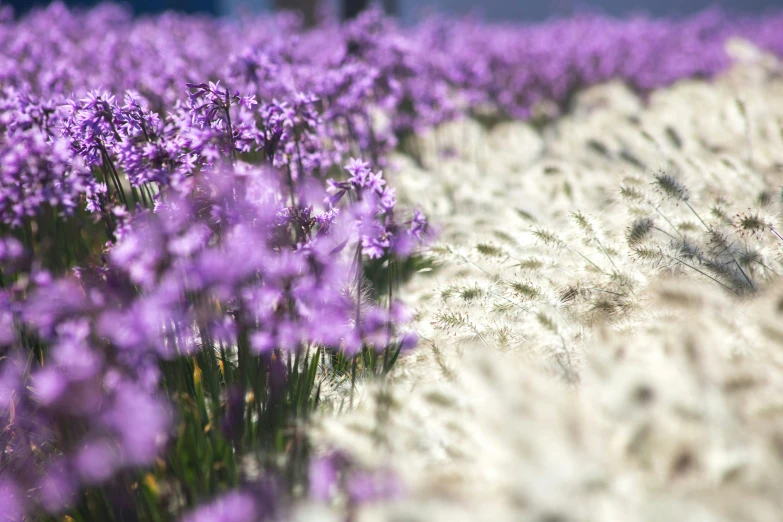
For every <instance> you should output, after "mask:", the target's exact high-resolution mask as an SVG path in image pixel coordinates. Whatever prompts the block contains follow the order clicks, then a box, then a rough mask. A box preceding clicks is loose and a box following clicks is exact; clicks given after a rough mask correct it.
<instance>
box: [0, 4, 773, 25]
mask: <svg viewBox="0 0 783 522" xmlns="http://www.w3.org/2000/svg"><path fill="white" fill-rule="evenodd" d="M0 3H3V4H10V5H12V6H13V7H14V9H15V11H16V12H17V13H22V12H24V11H26V10H28V9H30V8H31V7H33V6H35V5H45V4H47V3H49V0H0ZM65 3H66V4H68V5H71V6H74V5H82V6H85V5H87V6H89V5H92V4H95V3H97V0H65ZM120 3H126V4H130V5H131V6H132V7H133V9H134V11H135V12H136V13H139V14H141V13H157V12H161V11H166V10H176V11H183V12H189V13H194V12H203V13H209V14H213V15H226V16H242V15H243V14H246V13H258V12H268V11H271V10H275V9H294V10H297V11H300V12H302V13H303V14H304V17H305V19H306V20H307V21H308V22H312V21H314V20H315V18H316V13H318V12H319V9H321V8H327V9H330V10H331V12H333V13H339V14H340V15H341V16H342V17H344V18H350V17H352V16H355V14H356V13H358V12H360V11H361V10H362V9H364V8H366V7H367V6H368V5H372V4H375V3H377V4H379V5H382V6H383V7H384V8H385V10H386V11H387V12H388V13H390V14H394V15H396V16H398V17H399V18H400V19H401V20H402V21H403V23H412V22H414V21H415V20H417V19H418V18H420V17H421V16H422V15H424V14H428V13H432V12H440V13H451V14H456V15H464V14H468V13H472V14H475V15H478V16H480V17H482V18H484V19H487V20H492V21H502V20H516V21H541V20H545V19H547V18H551V17H556V16H567V15H570V14H573V13H575V12H584V11H588V12H599V13H604V14H610V15H614V16H624V15H629V14H636V13H645V14H648V15H653V16H677V15H687V14H691V13H695V12H698V11H700V10H703V9H706V8H708V7H712V6H719V7H722V8H724V9H727V10H729V11H731V12H742V13H759V12H764V11H765V10H768V9H774V8H776V7H783V0H544V1H541V0H375V1H373V0H125V1H124V2H122V1H121V0H120Z"/></svg>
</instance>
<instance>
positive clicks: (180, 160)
mask: <svg viewBox="0 0 783 522" xmlns="http://www.w3.org/2000/svg"><path fill="white" fill-rule="evenodd" d="M85 28H86V29H85ZM781 35H783V17H781V16H780V15H776V16H767V17H765V18H748V19H729V18H727V17H726V16H724V15H722V14H720V13H717V12H708V13H704V14H702V15H700V16H697V17H694V18H690V19H686V20H683V21H655V20H647V19H642V18H637V19H631V20H625V21H619V20H613V19H609V18H604V17H580V18H576V19H571V20H563V21H556V22H551V23H547V24H545V25H539V26H532V27H523V26H509V25H502V26H497V25H487V24H481V23H476V22H474V21H466V20H462V21H455V20H443V19H433V20H429V21H427V22H425V23H422V24H420V25H418V26H416V27H413V28H410V29H403V28H400V27H398V26H397V25H396V24H395V23H394V22H393V21H392V20H389V19H387V18H384V17H383V16H382V15H380V14H379V13H378V12H377V11H371V12H368V13H366V14H365V15H363V16H361V17H360V18H359V19H357V20H356V21H354V22H351V23H350V24H348V25H345V26H338V25H335V24H329V23H326V24H324V25H322V26H320V27H318V28H316V29H314V30H310V31H303V30H301V29H300V28H299V27H298V26H297V25H296V23H295V22H292V21H291V19H289V18H286V17H278V18H262V19H259V20H252V21H250V22H247V23H239V22H229V21H221V20H214V19H209V18H202V17H187V16H180V15H175V14H166V15H163V16H159V17H152V18H145V19H134V18H133V17H132V16H130V15H129V13H128V12H126V11H125V10H123V9H121V8H119V7H116V6H110V5H109V6H107V5H104V6H99V7H97V8H94V9H91V10H87V11H82V12H76V11H74V12H71V11H69V10H68V9H66V8H65V7H64V6H63V5H61V4H58V3H55V4H52V5H51V6H49V7H48V8H46V9H43V10H36V11H33V12H32V13H31V14H29V15H26V16H25V17H23V18H21V19H19V20H14V19H13V18H10V17H7V16H2V17H0V47H1V48H2V49H3V50H4V52H3V53H2V55H0V233H1V234H2V235H0V445H1V448H0V450H1V451H0V508H2V509H1V510H0V511H2V513H3V515H5V514H6V513H8V517H10V519H11V520H16V519H19V518H21V517H22V516H26V515H27V514H32V516H34V515H36V514H39V513H47V514H52V515H59V514H61V513H64V512H67V511H68V510H69V509H75V508H76V507H77V506H80V507H79V509H80V510H81V511H82V513H81V514H80V517H81V519H84V520H87V519H90V517H92V518H91V519H92V520H108V519H112V518H121V517H113V516H112V511H111V510H112V509H113V508H112V505H113V500H114V498H113V497H112V498H109V497H111V496H112V495H114V494H115V493H117V492H118V491H124V495H125V496H124V497H122V498H123V499H124V500H122V501H121V502H120V501H118V502H117V505H123V502H125V503H127V502H128V498H130V499H131V501H130V502H131V503H133V502H135V501H136V500H138V499H139V498H142V497H143V498H145V499H146V500H145V502H146V503H145V504H144V508H143V509H145V510H148V512H150V513H152V512H157V513H159V514H160V513H164V512H165V515H161V516H157V517H154V516H151V517H150V519H161V520H163V519H171V516H172V515H174V516H178V515H180V514H181V513H183V512H187V513H189V514H188V515H186V520H192V521H199V520H232V521H241V520H248V521H250V520H258V519H261V518H263V517H265V516H267V514H268V513H272V512H274V506H273V505H272V504H274V502H273V501H271V500H269V499H270V498H272V497H273V496H274V495H273V494H272V493H270V491H272V490H273V489H274V488H271V489H270V487H267V485H265V484H262V483H259V482H258V481H253V480H245V477H244V475H243V472H242V470H241V469H240V466H238V465H237V462H238V461H239V460H241V458H242V457H244V456H247V455H253V456H255V457H258V455H259V454H264V455H266V456H267V457H269V454H273V455H276V454H275V453H274V452H279V453H280V454H282V455H283V457H285V458H284V459H283V460H286V461H287V462H289V463H291V464H290V466H291V467H290V469H289V470H287V471H288V473H287V476H290V477H296V476H297V473H299V475H302V474H305V473H304V472H302V471H301V470H302V469H308V467H307V466H306V465H304V466H303V465H302V463H301V462H296V458H300V457H297V456H299V455H306V452H305V451H300V450H302V447H301V445H300V444H301V436H300V434H299V433H298V432H297V428H295V427H292V426H294V425H298V423H299V421H301V420H302V419H305V418H306V417H307V414H308V412H309V411H310V410H312V409H313V408H315V407H317V405H318V398H319V382H320V380H323V379H327V378H334V379H343V378H344V379H351V380H353V379H355V378H357V375H360V374H362V375H376V374H383V373H385V372H387V371H388V370H389V368H390V367H391V365H392V364H394V361H395V360H396V359H397V357H398V355H399V354H400V353H401V352H404V351H406V350H408V349H410V348H412V347H413V346H414V345H415V344H416V335H415V334H414V333H412V332H407V331H406V328H405V325H406V324H407V323H408V322H409V321H410V314H409V313H408V312H407V311H406V309H405V308H404V306H402V305H401V304H400V303H399V302H397V301H395V299H393V291H392V289H393V287H394V284H395V279H394V277H393V274H394V273H397V272H396V267H399V266H402V265H403V264H405V263H407V262H409V261H411V258H412V257H413V256H414V255H415V253H416V249H417V246H418V245H419V244H420V243H421V242H422V241H425V240H426V238H427V235H428V224H427V220H426V218H425V217H424V216H423V215H422V214H421V213H419V212H417V211H413V212H411V213H410V214H408V213H406V211H400V209H398V208H397V204H396V198H395V191H394V188H393V187H391V186H390V184H389V180H388V179H386V178H385V177H384V176H383V173H382V172H383V171H382V169H384V168H386V167H387V164H388V161H387V158H388V152H390V151H391V150H392V149H393V148H394V147H395V146H397V144H398V142H399V140H400V139H404V138H407V137H409V136H411V135H415V134H416V133H418V132H420V131H422V130H423V129H426V128H429V127H432V126H434V125H437V124H439V123H441V122H444V121H446V120H449V119H452V118H456V117H458V116H460V115H466V114H471V113H482V114H483V113H485V112H486V111H487V110H489V111H490V112H494V113H495V114H496V115H497V116H499V117H509V116H510V117H528V116H530V115H531V114H532V113H533V112H534V111H535V109H536V108H537V107H538V106H539V105H540V104H542V103H554V104H555V105H557V106H558V107H560V108H565V107H566V106H567V104H568V101H569V99H570V97H571V96H572V94H573V93H574V92H575V91H576V90H577V89H579V88H581V87H583V86H585V85H591V84H595V83H598V82H602V81H606V80H609V79H612V78H620V79H623V80H625V81H627V82H628V83H629V84H630V85H632V86H633V87H635V88H637V89H639V90H640V91H647V90H649V89H652V88H654V87H657V86H659V85H665V84H669V83H671V82H674V81H676V80H678V79H680V78H685V77H697V76H701V77H709V76H711V75H714V74H715V73H717V72H718V71H720V70H722V69H723V68H725V67H726V66H727V65H728V60H727V58H726V55H725V53H724V52H723V48H722V47H723V45H724V42H725V40H726V39H727V38H728V37H730V36H743V37H745V38H748V39H749V40H751V41H752V42H755V43H756V44H757V45H759V46H761V47H762V48H763V49H766V50H769V51H772V52H775V53H778V54H783V37H782V36H781ZM218 80H221V81H218ZM373 281H375V282H379V281H383V284H376V287H371V285H372V284H373V283H372V282H373ZM386 285H388V288H383V287H382V286H386ZM292 448H293V449H292ZM264 452H267V453H264ZM341 459H342V460H341ZM260 460H264V459H260ZM270 460H275V459H272V458H266V461H270ZM297 466H298V467H297ZM139 468H142V469H144V470H145V472H149V473H150V474H152V475H154V474H158V475H159V476H160V478H161V480H162V481H164V482H166V484H167V486H168V489H169V490H170V491H175V492H176V495H175V494H173V493H172V497H176V498H175V500H172V501H171V503H166V502H164V501H163V500H160V499H158V498H153V499H152V500H150V498H152V497H155V495H157V494H158V493H156V491H157V490H156V488H155V487H151V486H149V487H148V486H146V485H144V484H145V482H144V481H141V485H139V482H140V481H139V480H138V477H137V476H136V474H137V473H138V469H139ZM297 469H299V471H298V472H297ZM150 470H153V471H150ZM309 470H310V477H309V482H310V486H311V494H312V495H313V496H314V497H316V498H321V499H322V500H329V499H330V498H332V497H333V495H334V491H335V490H336V489H337V490H340V491H341V494H342V495H344V496H345V498H347V499H348V502H349V504H351V505H353V504H357V503H360V502H364V501H368V500H371V499H374V498H382V497H388V496H393V495H394V494H396V493H397V491H398V488H397V486H396V484H395V483H394V482H393V481H390V480H388V477H387V476H386V475H384V474H374V473H372V472H369V471H362V470H356V469H353V467H352V466H351V465H349V463H346V461H345V460H344V458H343V457H328V458H326V459H325V460H317V461H314V462H313V464H312V466H311V467H309ZM152 475H151V476H152ZM156 476H157V475H156ZM152 478H153V479H154V478H155V477H154V476H153V477H152ZM240 479H241V480H240ZM291 480H295V479H294V478H292V479H291ZM299 480H300V481H304V482H306V480H305V479H302V478H301V477H300V479H299ZM172 483H175V484H176V486H172V485H171V484H172ZM297 484H298V483H297ZM297 484H293V485H297ZM237 485H239V488H238V489H235V490H233V491H230V492H228V493H223V494H222V495H221V496H219V497H218V498H217V499H216V500H214V501H213V502H211V503H209V502H206V503H205V502H203V499H205V498H211V497H212V496H214V495H215V494H216V493H218V492H222V491H224V490H225V489H226V488H228V487H232V486H237ZM293 485H292V486H293ZM276 487H277V486H276ZM123 488H124V489H123ZM145 488H146V489H145ZM140 491H143V492H146V494H148V497H144V495H143V494H142V493H139V492H140ZM161 495H162V494H161ZM133 499H136V500H133ZM183 499H184V500H183ZM268 500H269V501H268ZM171 505H174V506H175V507H170V506H171ZM194 506H200V507H195V508H194V509H191V508H193V507H194ZM118 509H119V508H118ZM85 510H86V511H85ZM93 510H95V511H93ZM156 510H158V511H156ZM85 512H88V513H89V516H87V517H86V518H85V515H84V513H85Z"/></svg>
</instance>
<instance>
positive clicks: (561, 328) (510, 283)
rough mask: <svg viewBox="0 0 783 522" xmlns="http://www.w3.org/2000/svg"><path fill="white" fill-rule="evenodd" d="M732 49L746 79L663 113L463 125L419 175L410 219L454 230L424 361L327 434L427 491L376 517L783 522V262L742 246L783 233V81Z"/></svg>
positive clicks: (413, 361) (681, 100) (603, 111)
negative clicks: (421, 216)
mask: <svg viewBox="0 0 783 522" xmlns="http://www.w3.org/2000/svg"><path fill="white" fill-rule="evenodd" d="M731 50H732V52H733V53H734V54H735V55H736V56H737V57H738V58H739V59H740V61H741V62H742V63H741V64H740V65H738V66H737V67H736V68H735V69H734V70H732V71H731V72H730V73H728V74H727V75H725V76H724V77H722V78H720V79H718V80H716V81H713V82H711V83H704V82H699V81H688V82H681V83H679V84H677V85H675V86H673V87H672V88H670V89H666V90H662V91H659V92H656V93H653V95H652V96H651V98H650V99H649V100H648V102H647V103H646V104H643V103H642V101H641V100H639V99H638V98H637V97H636V96H635V95H633V94H632V93H630V92H629V91H628V90H627V89H625V88H624V87H622V86H620V85H607V86H602V87H599V88H595V89H592V90H590V91H587V92H585V93H583V94H582V95H581V96H579V98H578V99H577V101H576V103H575V107H574V110H573V111H572V112H571V113H570V114H569V115H568V116H566V117H564V118H562V119H560V120H559V121H558V122H556V123H555V124H553V125H551V126H549V127H547V128H546V129H545V130H544V131H543V132H542V133H539V132H537V131H536V130H534V129H533V128H532V127H530V126H529V125H527V124H524V123H512V124H501V125H499V126H497V127H495V128H493V129H491V130H489V131H487V130H485V129H484V128H482V127H481V126H480V125H478V124H477V123H475V122H472V121H463V122H459V123H455V124H453V125H450V126H448V127H446V128H441V129H438V130H437V131H436V132H434V133H432V134H431V135H430V136H427V137H425V138H423V139H422V140H421V143H420V149H421V165H420V166H418V167H417V166H416V164H415V163H414V162H413V161H412V160H410V159H409V158H407V157H405V156H400V157H398V158H396V161H397V163H398V164H399V165H400V169H399V172H398V173H397V174H396V179H395V185H396V186H398V187H400V188H399V189H398V190H399V192H400V195H401V198H402V199H403V200H404V199H405V198H407V199H408V201H414V202H416V203H418V204H420V206H423V209H424V210H425V211H426V212H427V213H428V214H429V215H430V216H431V218H432V219H433V220H434V221H435V222H436V223H439V224H440V225H441V232H440V237H439V240H438V242H437V243H436V244H435V245H433V247H432V249H431V251H430V252H429V254H428V255H430V256H431V257H432V258H433V261H434V262H435V263H436V264H437V266H438V268H437V269H436V270H435V271H433V272H432V273H425V274H421V275H419V276H417V277H415V278H414V279H413V280H412V281H410V283H409V284H408V285H407V288H406V289H405V292H404V295H406V296H408V297H409V304H411V305H412V306H413V307H414V308H415V309H416V310H417V328H418V329H419V331H420V332H421V333H422V335H423V340H422V343H421V346H420V348H419V349H418V351H417V352H416V353H414V354H412V355H411V356H409V357H407V358H405V359H404V360H403V361H401V363H400V365H399V368H398V370H396V372H395V374H394V375H393V376H392V378H391V379H389V380H388V381H387V382H385V383H374V384H366V385H364V386H362V387H361V388H360V389H359V391H358V396H359V400H357V401H356V402H357V406H356V407H355V408H354V409H353V410H352V411H347V412H346V411H342V412H341V413H340V414H326V415H325V416H324V417H323V418H322V419H320V421H319V426H318V428H317V430H316V433H315V434H314V440H315V441H316V443H317V444H319V445H324V446H332V447H334V446H336V447H338V448H342V449H343V450H345V451H347V452H349V453H351V454H353V455H354V456H356V458H357V459H359V460H361V461H363V462H366V463H368V464H371V465H372V464H377V463H384V464H387V465H391V466H392V467H393V468H394V469H395V470H396V471H397V473H399V474H400V476H401V478H402V479H403V481H404V483H405V484H406V488H407V496H406V498H405V499H404V500H402V501H397V502H394V503H389V504H385V505H384V504H381V505H375V506H371V507H367V508H365V509H364V510H363V511H362V512H361V513H360V519H361V520H395V521H397V520H399V521H403V520H410V521H418V520H421V521H439V520H448V521H449V522H456V521H461V520H465V521H468V520H470V521H475V520H536V521H541V522H555V521H558V522H565V521H572V520H573V521H602V522H607V521H618V522H621V521H622V522H633V521H637V520H638V521H663V520H667V521H668V520H681V521H705V522H706V521H727V522H728V521H737V520H747V521H754V522H755V521H759V522H761V521H770V522H772V521H778V520H780V519H781V513H783V495H781V494H780V491H781V484H783V304H781V303H783V285H781V284H779V283H778V282H777V280H778V279H779V278H778V276H777V275H776V274H779V273H783V266H781V257H780V252H781V250H782V249H783V243H781V242H779V240H778V239H777V238H775V237H774V235H773V234H772V233H771V232H770V231H769V230H768V229H765V230H761V231H758V233H754V234H750V233H747V234H744V235H739V234H737V231H736V230H734V229H733V227H732V226H731V225H732V221H733V222H734V224H736V219H735V215H736V214H737V213H743V212H748V209H753V212H760V213H761V214H762V216H764V217H765V219H766V222H767V224H768V225H770V224H771V225H773V226H777V223H778V221H779V213H780V199H781V196H780V188H781V187H780V185H781V183H782V180H783V80H781V79H780V72H781V68H780V66H779V64H777V63H776V62H774V60H771V59H770V58H768V57H765V56H761V55H760V54H759V53H758V52H757V51H755V50H754V49H752V48H749V47H747V46H746V45H744V44H742V43H741V42H733V43H732V44H731ZM446 149H450V150H454V151H458V156H457V157H444V155H443V154H441V151H443V150H446ZM659 172H664V173H666V174H672V175H673V176H674V178H673V179H674V182H675V183H682V184H684V186H686V187H687V190H688V201H687V203H688V204H689V205H691V206H692V207H693V209H694V210H695V211H696V214H698V216H697V215H696V214H694V213H693V212H691V210H690V209H689V208H688V206H687V205H686V204H685V202H683V201H676V200H672V199H671V198H666V197H664V196H663V195H661V194H660V192H661V191H660V190H656V187H655V186H654V185H653V182H654V181H655V178H654V176H655V174H656V173H659ZM623 187H624V188H625V189H626V197H625V198H624V197H623V196H622V194H621V189H622V188H623ZM629 192H630V193H632V195H635V196H634V197H631V198H629V197H627V196H628V193H629ZM647 217H649V218H651V219H654V220H655V224H656V227H657V228H656V229H654V230H652V232H650V233H649V234H648V235H645V237H644V238H643V239H641V240H640V241H638V242H632V243H631V244H629V242H628V241H627V239H626V237H627V235H628V233H629V228H630V227H631V226H632V224H633V223H634V220H635V219H643V218H647ZM700 218H701V219H703V220H704V221H705V222H706V224H707V226H708V227H709V228H710V229H712V230H715V231H720V232H721V234H723V233H725V234H726V237H727V239H726V240H725V241H724V243H725V244H723V243H721V244H719V245H717V246H716V245H715V244H714V241H715V238H714V237H713V236H710V235H709V234H708V233H707V231H706V228H705V227H704V226H703V225H702V224H701V223H700ZM667 234H669V235H671V236H672V237H675V238H679V237H680V235H682V236H683V237H685V238H686V239H687V240H680V241H679V243H678V242H677V241H675V240H672V239H671V238H670V237H668V236H667ZM711 242H712V243H711ZM720 242H721V240H720V238H719V239H718V243H720ZM674 243H677V244H676V245H674V246H673V244H674ZM683 243H685V244H683ZM640 245H642V246H643V247H644V248H642V247H641V246H640ZM721 245H723V246H721ZM724 247H725V248H724ZM697 249H698V250H699V252H700V253H698V254H697V255H696V254H693V252H694V251H695V250H697ZM748 251H752V252H753V256H758V257H753V258H752V259H751V260H748V259H746V258H744V257H742V258H741V259H740V260H739V261H737V260H736V258H737V257H739V256H744V255H747V256H750V254H746V253H747V252H748ZM656 252H657V254H656ZM690 255H696V257H688V256H690ZM698 256H702V257H698ZM648 258H649V259H648ZM710 260H712V261H710ZM708 261H709V262H713V261H714V263H713V265H709V262H708ZM683 262H688V263H689V264H690V265H691V266H692V267H695V268H699V269H700V272H703V273H704V275H702V273H700V272H697V271H696V270H695V269H693V268H690V267H689V266H687V265H685V264H684V263H683ZM705 263H706V265H705ZM739 266H744V269H740V268H738V267H739ZM748 281H750V282H748ZM725 287H730V288H731V289H733V290H736V291H737V292H738V293H739V294H741V295H735V294H734V293H732V292H731V291H729V290H727V289H726V288H725ZM338 402H339V401H338V400H335V404H337V403H338ZM309 515H311V514H309ZM309 515H308V516H309ZM332 515H333V514H332ZM324 516H327V515H326V514H324Z"/></svg>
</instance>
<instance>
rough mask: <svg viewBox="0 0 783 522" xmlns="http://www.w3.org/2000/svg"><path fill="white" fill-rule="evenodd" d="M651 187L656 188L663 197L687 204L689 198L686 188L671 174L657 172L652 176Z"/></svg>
mask: <svg viewBox="0 0 783 522" xmlns="http://www.w3.org/2000/svg"><path fill="white" fill-rule="evenodd" d="M653 179H654V180H655V181H653V183H652V185H653V186H654V187H656V188H657V189H658V190H659V191H660V192H661V193H662V194H663V195H664V196H666V197H668V198H671V199H674V200H677V201H685V202H687V201H688V199H689V198H690V195H689V193H688V188H687V187H686V186H685V185H684V184H683V183H682V182H681V181H680V180H679V179H677V177H676V176H674V175H672V174H667V173H665V172H658V173H655V174H653Z"/></svg>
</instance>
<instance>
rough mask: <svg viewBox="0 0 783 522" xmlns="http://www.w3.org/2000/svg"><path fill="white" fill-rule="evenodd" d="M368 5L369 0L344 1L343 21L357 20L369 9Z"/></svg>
mask: <svg viewBox="0 0 783 522" xmlns="http://www.w3.org/2000/svg"><path fill="white" fill-rule="evenodd" d="M368 4H369V1H368V0H343V20H350V19H352V18H356V16H357V15H358V14H359V13H361V12H362V11H364V10H365V9H366V8H367V5H368Z"/></svg>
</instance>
